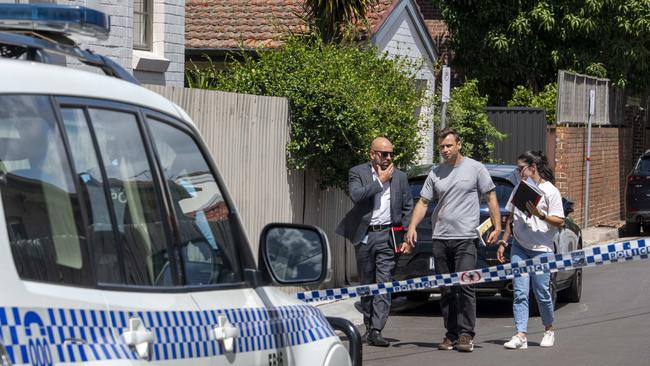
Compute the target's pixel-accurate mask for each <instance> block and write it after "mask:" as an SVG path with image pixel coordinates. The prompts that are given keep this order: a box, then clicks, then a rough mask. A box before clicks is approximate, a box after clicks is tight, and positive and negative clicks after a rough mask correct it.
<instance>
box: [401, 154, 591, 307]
mask: <svg viewBox="0 0 650 366" xmlns="http://www.w3.org/2000/svg"><path fill="white" fill-rule="evenodd" d="M432 167H433V166H432V165H422V166H418V167H415V168H413V169H411V170H410V171H409V172H408V173H409V184H410V186H411V194H412V195H413V199H414V201H416V202H417V200H418V199H419V198H420V190H421V189H422V185H423V184H424V181H425V180H426V178H427V175H428V174H429V171H430V170H431V168H432ZM486 167H487V169H488V171H489V172H490V176H491V177H492V181H493V182H494V184H495V185H496V193H497V201H498V202H499V209H500V211H501V220H502V222H504V223H505V222H506V220H507V215H508V212H507V211H506V209H505V205H506V203H507V202H508V198H509V197H510V193H511V192H512V190H513V188H514V187H515V186H516V185H517V183H518V182H519V176H518V175H517V166H516V165H498V164H486ZM436 203H437V202H435V201H433V202H431V203H430V204H429V206H428V212H427V214H426V216H425V219H423V220H422V222H421V223H420V225H418V227H417V234H418V243H417V245H416V247H415V250H414V251H413V253H411V254H404V255H401V256H400V257H399V260H398V265H397V268H396V270H395V279H396V280H404V279H407V278H413V277H423V276H430V275H433V274H435V272H434V269H433V255H432V247H431V245H432V243H431V213H432V212H433V209H434V208H435V206H436ZM562 203H563V205H564V211H565V216H567V219H566V220H565V225H564V227H563V228H562V229H561V230H560V232H559V234H558V237H557V239H556V252H557V253H566V252H570V251H573V250H577V249H580V248H582V234H581V231H580V228H579V227H578V226H577V225H576V224H575V223H574V222H573V220H571V218H569V217H568V214H569V213H571V212H572V211H573V208H572V206H573V202H571V201H570V200H567V199H565V198H563V199H562ZM489 217H490V214H489V211H488V206H487V202H486V200H485V197H481V222H483V220H485V219H487V218H489ZM497 248H498V246H496V245H494V246H488V247H484V246H480V245H479V248H478V258H477V263H476V266H477V268H484V267H491V266H495V265H497V264H499V263H498V261H497V258H496V251H497ZM506 257H507V258H508V260H510V246H509V247H508V249H507V250H506ZM552 278H553V282H552V288H553V298H554V300H555V297H556V293H557V292H559V295H560V297H561V300H564V301H569V302H579V301H580V295H581V293H582V270H581V269H577V270H575V271H567V272H558V273H555V274H554V275H553V277H552ZM428 291H437V290H435V289H434V290H424V291H413V292H409V293H407V297H408V298H409V299H411V300H423V299H426V298H428V296H429V292H428ZM476 292H477V294H479V295H495V294H497V293H499V294H501V295H502V296H508V297H511V296H512V282H511V281H501V282H489V283H482V284H478V285H476ZM531 305H532V306H531V307H534V305H535V302H533V304H531Z"/></svg>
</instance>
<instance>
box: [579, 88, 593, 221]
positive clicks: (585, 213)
mask: <svg viewBox="0 0 650 366" xmlns="http://www.w3.org/2000/svg"><path fill="white" fill-rule="evenodd" d="M595 110H596V91H595V90H594V89H591V90H590V91H589V122H588V123H587V157H586V158H585V160H586V166H587V169H586V172H585V206H584V207H585V209H584V216H583V220H582V227H583V228H586V227H588V226H589V173H590V168H591V120H592V119H593V117H594V112H595Z"/></svg>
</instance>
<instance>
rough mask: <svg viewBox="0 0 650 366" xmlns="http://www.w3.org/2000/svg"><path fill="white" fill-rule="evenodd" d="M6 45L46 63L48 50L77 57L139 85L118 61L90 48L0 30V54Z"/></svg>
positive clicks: (106, 72)
mask: <svg viewBox="0 0 650 366" xmlns="http://www.w3.org/2000/svg"><path fill="white" fill-rule="evenodd" d="M7 46H13V47H18V48H22V49H24V50H25V51H26V52H20V53H19V54H22V53H26V59H27V60H30V61H38V62H42V63H46V64H49V63H53V62H52V60H50V57H49V55H48V53H49V52H52V53H57V54H60V55H64V56H70V57H73V58H76V59H78V60H79V61H81V62H83V63H84V64H86V65H89V66H94V67H98V68H100V69H101V70H102V71H103V72H104V74H106V75H109V76H113V77H116V78H118V79H122V80H125V81H128V82H131V83H134V84H137V85H140V82H139V81H138V79H136V78H135V77H134V76H133V75H131V74H130V73H129V72H128V71H126V70H125V69H124V68H123V67H122V66H120V65H119V64H118V63H116V62H115V61H113V60H111V59H110V58H108V57H105V56H102V55H98V54H96V53H93V52H92V51H90V50H81V49H80V48H78V47H76V46H70V45H65V44H61V43H56V42H51V41H47V40H44V39H39V38H34V37H30V36H25V35H20V34H14V33H9V32H0V55H2V53H3V51H5V50H6V48H7Z"/></svg>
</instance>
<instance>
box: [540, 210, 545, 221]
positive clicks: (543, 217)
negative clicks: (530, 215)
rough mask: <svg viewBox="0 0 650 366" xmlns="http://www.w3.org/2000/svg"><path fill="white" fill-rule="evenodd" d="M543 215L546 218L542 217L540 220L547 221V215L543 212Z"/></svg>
mask: <svg viewBox="0 0 650 366" xmlns="http://www.w3.org/2000/svg"><path fill="white" fill-rule="evenodd" d="M542 215H544V216H540V217H539V219H540V220H542V221H544V220H546V214H545V213H543V212H542Z"/></svg>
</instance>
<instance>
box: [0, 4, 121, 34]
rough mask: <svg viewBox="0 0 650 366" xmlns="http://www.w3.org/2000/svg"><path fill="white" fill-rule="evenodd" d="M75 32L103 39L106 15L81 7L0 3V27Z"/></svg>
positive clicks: (107, 21)
mask: <svg viewBox="0 0 650 366" xmlns="http://www.w3.org/2000/svg"><path fill="white" fill-rule="evenodd" d="M3 29H11V30H26V31H37V32H38V31H45V32H56V33H63V34H65V35H71V34H78V35H82V36H87V37H93V38H97V39H102V40H105V39H107V38H108V34H109V32H110V29H111V23H110V18H109V16H108V15H106V14H104V13H102V12H100V11H97V10H93V9H90V8H87V7H84V6H69V5H56V4H0V30H3Z"/></svg>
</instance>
